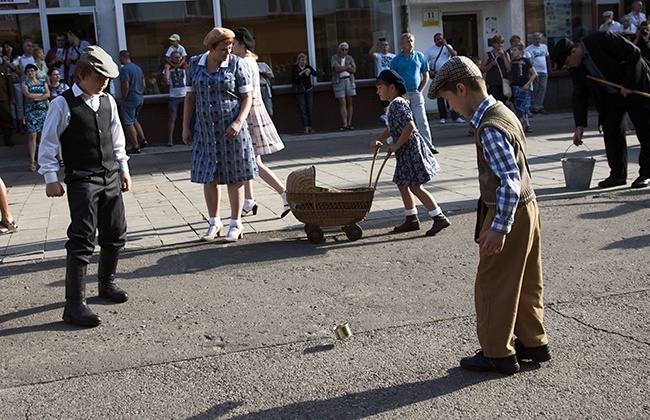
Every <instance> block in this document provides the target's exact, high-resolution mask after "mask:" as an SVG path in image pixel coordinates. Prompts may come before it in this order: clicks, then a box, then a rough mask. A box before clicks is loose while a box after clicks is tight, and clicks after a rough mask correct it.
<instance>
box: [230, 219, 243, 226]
mask: <svg viewBox="0 0 650 420" xmlns="http://www.w3.org/2000/svg"><path fill="white" fill-rule="evenodd" d="M230 227H241V221H240V220H239V219H230Z"/></svg>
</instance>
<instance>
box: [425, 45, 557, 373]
mask: <svg viewBox="0 0 650 420" xmlns="http://www.w3.org/2000/svg"><path fill="white" fill-rule="evenodd" d="M431 93H432V95H433V96H434V97H442V98H443V99H445V100H447V101H448V103H449V106H450V107H451V108H452V109H454V110H455V111H456V112H458V113H459V114H460V115H463V116H465V117H468V118H469V117H471V120H470V124H471V125H472V126H473V127H474V128H475V129H476V133H475V135H476V151H477V157H478V171H479V187H480V192H481V197H480V199H479V202H478V211H477V214H478V217H477V223H476V233H475V240H476V242H477V243H478V245H479V251H480V259H479V265H478V270H477V274H476V284H475V290H474V293H475V294H474V302H475V306H476V329H477V333H478V339H479V343H480V344H481V350H480V351H478V352H477V353H476V354H475V355H474V356H470V357H465V358H463V359H461V361H460V365H461V367H463V368H465V369H467V370H472V371H477V372H484V371H498V372H501V373H504V374H512V373H515V372H518V371H519V368H520V366H519V360H532V361H533V362H536V363H539V362H545V361H547V360H550V359H551V353H550V351H549V348H548V340H547V338H546V331H545V330H544V325H543V315H544V305H543V302H542V294H543V293H542V291H543V285H542V261H541V246H540V225H539V211H538V208H537V200H536V199H535V192H534V191H533V187H532V185H531V181H530V171H529V169H528V162H527V160H526V136H525V135H524V131H523V128H522V126H521V123H520V121H519V120H518V119H517V117H516V116H515V114H514V113H512V112H511V111H510V110H509V109H508V108H507V107H506V106H505V105H503V103H501V102H499V101H497V100H496V99H494V97H492V95H488V93H487V89H486V86H485V81H484V80H483V78H482V77H481V71H480V70H479V68H478V67H477V66H476V65H475V64H474V62H472V60H470V59H469V58H467V57H452V58H451V59H449V61H447V62H446V63H445V64H444V65H443V66H442V68H441V69H440V70H439V71H438V72H437V73H436V77H435V79H434V81H433V85H432V86H431ZM513 336H516V338H514V341H513Z"/></svg>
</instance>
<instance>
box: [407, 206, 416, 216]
mask: <svg viewBox="0 0 650 420" xmlns="http://www.w3.org/2000/svg"><path fill="white" fill-rule="evenodd" d="M404 214H405V215H406V216H415V215H416V214H418V210H417V209H416V208H412V209H405V210H404Z"/></svg>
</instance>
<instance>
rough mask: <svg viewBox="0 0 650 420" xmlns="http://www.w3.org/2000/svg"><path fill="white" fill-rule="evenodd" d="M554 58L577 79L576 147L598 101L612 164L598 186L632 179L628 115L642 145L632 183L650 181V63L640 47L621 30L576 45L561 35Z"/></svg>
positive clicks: (640, 185)
mask: <svg viewBox="0 0 650 420" xmlns="http://www.w3.org/2000/svg"><path fill="white" fill-rule="evenodd" d="M551 60H552V61H553V62H555V63H556V64H557V67H558V68H562V67H563V66H565V65H566V67H567V68H568V70H569V74H570V75H571V79H572V80H573V88H574V89H573V96H572V105H573V117H574V120H575V125H576V128H575V132H574V135H573V143H574V144H576V145H579V144H582V135H583V132H584V128H585V127H586V126H587V110H588V101H589V96H591V97H592V98H593V99H594V101H595V104H596V110H597V111H598V125H600V126H602V131H603V137H604V140H605V152H606V154H607V163H608V165H609V168H610V174H609V177H607V178H606V179H605V180H603V181H600V182H599V183H598V186H599V187H600V188H611V187H615V186H619V185H625V184H626V183H627V142H626V139H625V128H626V127H625V123H624V121H625V113H627V114H628V115H629V117H630V120H632V124H634V128H635V130H636V136H637V138H638V139H639V143H640V144H641V151H640V153H639V166H640V169H639V176H638V178H637V179H636V180H635V181H634V182H632V185H631V187H632V188H645V187H647V186H648V185H650V118H648V115H649V113H650V64H648V62H647V61H646V60H645V59H643V58H642V57H641V51H639V48H637V47H636V46H635V45H634V44H633V43H632V42H630V41H628V40H627V39H626V38H625V37H623V36H622V35H620V34H618V33H614V32H611V31H606V32H594V33H591V34H589V35H587V36H585V37H584V38H582V39H581V40H579V41H576V42H575V44H574V43H573V41H571V40H569V39H568V38H564V39H561V40H560V41H559V42H557V43H556V44H555V47H554V48H553V52H552V54H551ZM596 79H598V80H596ZM612 85H614V86H612Z"/></svg>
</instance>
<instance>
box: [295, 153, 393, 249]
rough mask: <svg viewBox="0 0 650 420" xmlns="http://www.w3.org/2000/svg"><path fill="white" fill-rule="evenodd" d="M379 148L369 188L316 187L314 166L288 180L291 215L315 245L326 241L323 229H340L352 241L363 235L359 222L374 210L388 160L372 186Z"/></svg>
mask: <svg viewBox="0 0 650 420" xmlns="http://www.w3.org/2000/svg"><path fill="white" fill-rule="evenodd" d="M378 153H379V149H378V148H377V149H376V150H375V154H374V156H373V158H372V166H371V167H370V180H369V181H368V186H367V187H360V188H348V189H336V188H322V187H317V186H316V168H314V167H313V166H310V167H307V168H303V169H298V170H295V171H293V172H291V173H290V174H289V176H288V177H287V201H288V202H289V206H290V207H291V212H292V213H293V215H294V216H295V217H296V219H298V220H300V221H301V222H302V223H304V224H305V233H306V234H307V239H309V242H311V243H313V244H317V243H320V242H321V241H322V240H323V238H324V235H323V230H322V229H321V228H323V227H325V228H334V227H340V228H342V230H343V231H344V232H345V234H346V236H347V237H348V239H350V240H351V241H356V240H357V239H360V238H361V236H362V235H363V230H362V229H361V226H359V225H358V222H360V221H362V220H363V219H365V218H366V216H367V215H368V212H369V211H370V207H372V199H373V196H374V195H375V188H377V182H378V181H379V175H381V171H382V170H383V169H384V166H385V165H386V162H387V161H388V155H387V156H386V159H385V160H384V162H383V164H382V165H381V168H380V169H379V172H378V173H377V178H376V180H375V184H374V186H373V185H372V176H373V174H372V173H373V170H374V167H375V162H376V160H377V154H378Z"/></svg>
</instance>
